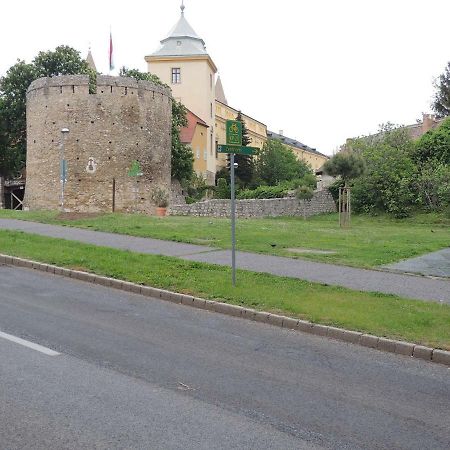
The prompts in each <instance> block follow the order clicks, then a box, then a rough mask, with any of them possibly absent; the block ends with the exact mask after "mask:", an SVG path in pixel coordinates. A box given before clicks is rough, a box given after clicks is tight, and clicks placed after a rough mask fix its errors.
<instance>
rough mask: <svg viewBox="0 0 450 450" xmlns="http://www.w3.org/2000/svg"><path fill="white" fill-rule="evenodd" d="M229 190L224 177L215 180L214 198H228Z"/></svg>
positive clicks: (229, 195)
mask: <svg viewBox="0 0 450 450" xmlns="http://www.w3.org/2000/svg"><path fill="white" fill-rule="evenodd" d="M230 197H231V190H230V186H228V183H227V180H226V179H225V178H219V179H218V180H217V186H216V188H215V189H214V198H224V199H225V198H230Z"/></svg>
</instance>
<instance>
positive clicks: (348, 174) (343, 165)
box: [323, 151, 365, 185]
mask: <svg viewBox="0 0 450 450" xmlns="http://www.w3.org/2000/svg"><path fill="white" fill-rule="evenodd" d="M323 169H324V171H325V173H327V174H328V175H331V176H332V177H337V176H340V177H341V178H342V179H343V180H344V184H345V185H348V182H349V181H350V180H352V179H354V178H357V177H359V176H360V175H361V174H362V173H363V172H364V169H365V167H364V160H363V159H362V158H361V156H359V155H357V154H356V153H354V152H348V151H347V152H339V153H336V155H334V156H333V157H332V158H331V159H329V160H328V161H327V162H326V163H325V164H324V166H323Z"/></svg>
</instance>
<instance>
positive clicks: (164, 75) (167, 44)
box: [145, 6, 217, 184]
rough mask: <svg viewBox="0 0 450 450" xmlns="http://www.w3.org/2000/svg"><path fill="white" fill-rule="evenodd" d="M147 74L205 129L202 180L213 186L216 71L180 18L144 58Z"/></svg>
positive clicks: (200, 42) (182, 18)
mask: <svg viewBox="0 0 450 450" xmlns="http://www.w3.org/2000/svg"><path fill="white" fill-rule="evenodd" d="M145 60H146V61H147V64H148V71H149V72H151V73H153V74H155V75H157V76H158V77H159V78H160V79H161V81H163V82H164V83H166V84H168V85H169V86H170V87H171V89H172V95H173V97H174V98H175V99H176V100H178V101H180V102H181V103H183V105H185V106H186V107H187V108H188V109H189V110H191V111H192V112H193V113H194V114H195V115H196V116H198V117H199V118H201V119H202V120H203V121H204V122H205V123H206V124H207V126H208V132H209V135H208V140H207V160H206V171H205V178H206V180H207V182H208V183H209V184H214V181H215V173H216V151H215V141H214V126H215V82H216V78H215V75H216V73H217V67H216V65H215V64H214V62H213V60H212V59H211V57H210V56H209V55H208V53H207V51H206V47H205V42H204V41H203V39H201V38H200V37H199V36H198V35H197V33H196V32H195V31H194V30H193V28H192V27H191V26H190V25H189V23H188V22H187V20H186V18H185V17H184V6H182V7H181V17H180V19H179V20H178V22H177V23H176V25H175V26H174V27H173V29H172V30H171V31H170V32H169V35H168V36H167V37H166V38H165V39H163V40H162V41H161V46H160V48H159V49H158V50H157V51H155V52H154V53H152V54H151V55H149V56H146V57H145Z"/></svg>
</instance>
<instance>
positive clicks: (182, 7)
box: [180, 0, 185, 15]
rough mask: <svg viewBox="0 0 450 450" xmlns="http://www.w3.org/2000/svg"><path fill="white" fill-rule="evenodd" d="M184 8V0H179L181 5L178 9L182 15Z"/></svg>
mask: <svg viewBox="0 0 450 450" xmlns="http://www.w3.org/2000/svg"><path fill="white" fill-rule="evenodd" d="M184 8H185V6H184V0H181V6H180V9H181V14H182V15H184Z"/></svg>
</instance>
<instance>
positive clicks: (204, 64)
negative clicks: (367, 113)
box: [145, 5, 328, 184]
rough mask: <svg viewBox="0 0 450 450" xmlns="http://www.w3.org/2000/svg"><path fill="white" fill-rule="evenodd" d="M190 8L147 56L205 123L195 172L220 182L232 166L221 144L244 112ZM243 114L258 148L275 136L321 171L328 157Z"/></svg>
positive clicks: (198, 126)
mask: <svg viewBox="0 0 450 450" xmlns="http://www.w3.org/2000/svg"><path fill="white" fill-rule="evenodd" d="M184 9H185V8H184V5H182V6H181V17H180V19H179V20H178V22H177V23H176V24H175V26H174V27H173V28H172V30H171V31H170V32H169V34H168V36H167V37H166V38H165V39H163V40H162V41H161V45H160V47H159V49H158V50H156V51H155V52H154V53H152V54H151V55H148V56H146V57H145V60H146V62H147V64H148V71H149V72H151V73H153V74H155V75H157V76H158V77H159V78H160V79H161V81H163V82H164V83H166V84H168V85H169V86H170V87H171V89H172V94H173V97H174V98H175V99H176V100H178V101H180V102H181V103H183V104H184V105H185V106H186V107H187V108H188V109H189V110H190V111H191V113H192V114H194V116H195V117H197V119H198V120H200V121H202V122H203V123H204V124H205V126H203V125H201V124H200V123H199V122H198V123H196V124H195V129H197V131H195V133H197V134H196V136H197V138H198V139H197V138H196V139H197V140H198V143H197V140H196V143H194V144H192V143H189V145H191V148H192V150H193V153H194V169H195V171H196V172H197V174H202V175H203V177H204V178H205V180H206V182H207V183H208V184H214V183H215V174H216V172H217V171H218V170H220V169H221V168H222V167H224V166H225V165H226V154H218V153H217V152H216V146H217V145H218V144H225V143H226V133H225V122H226V120H235V119H236V116H237V114H238V112H239V111H238V110H237V109H235V108H233V107H231V106H229V105H228V102H227V99H226V97H225V93H224V90H223V86H222V82H221V80H220V77H218V78H217V80H216V74H217V67H216V65H215V64H214V62H213V60H212V58H211V56H210V55H209V54H208V53H207V51H206V47H205V42H204V40H203V39H202V38H200V37H199V36H198V35H197V33H196V32H195V31H194V29H193V28H192V27H191V25H190V24H189V23H188V22H187V20H186V18H185V16H184ZM242 117H243V120H244V122H245V126H246V128H247V130H248V133H249V137H250V138H251V144H250V145H251V146H252V147H258V148H262V146H263V145H264V143H265V142H266V141H267V138H268V137H270V138H272V139H279V140H281V141H282V142H283V143H284V144H286V145H288V146H289V147H290V148H291V149H292V150H293V151H294V153H295V154H296V155H297V157H298V158H299V159H301V160H303V161H305V162H307V163H309V164H310V165H311V167H312V168H313V169H318V168H319V167H321V166H322V165H323V163H324V162H325V161H326V160H327V159H328V157H327V156H325V155H323V154H321V153H319V152H318V151H317V150H315V149H312V148H310V147H308V146H306V145H304V144H301V143H300V142H297V141H295V140H293V139H289V138H285V137H284V136H280V135H276V134H275V133H268V132H267V126H266V125H265V124H264V123H262V122H260V121H258V120H255V119H253V118H252V117H250V116H248V115H245V114H242ZM191 119H192V117H191ZM197 119H195V120H197ZM193 120H194V119H193ZM191 131H192V129H191ZM195 133H194V134H195ZM200 137H201V138H202V139H200ZM192 139H194V135H192ZM204 139H206V148H205V149H204V148H203V147H204V143H203V140H204ZM200 141H201V142H200ZM197 147H198V148H197Z"/></svg>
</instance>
